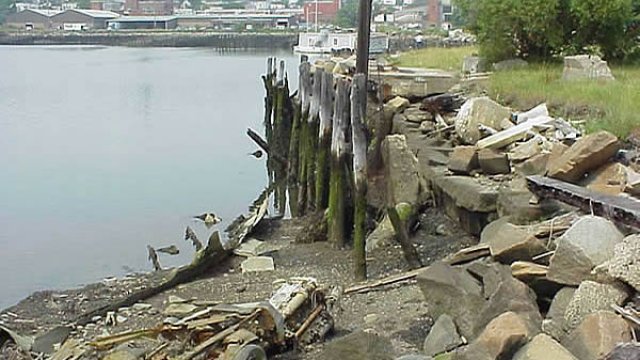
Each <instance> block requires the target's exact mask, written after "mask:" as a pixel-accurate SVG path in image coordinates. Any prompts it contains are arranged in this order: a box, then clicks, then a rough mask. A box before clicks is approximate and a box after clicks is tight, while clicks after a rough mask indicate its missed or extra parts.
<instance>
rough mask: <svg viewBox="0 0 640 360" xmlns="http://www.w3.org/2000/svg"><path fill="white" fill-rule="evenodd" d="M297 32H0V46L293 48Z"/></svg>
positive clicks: (296, 41)
mask: <svg viewBox="0 0 640 360" xmlns="http://www.w3.org/2000/svg"><path fill="white" fill-rule="evenodd" d="M297 43H298V34H296V33H220V32H195V31H194V32H184V31H162V32H159V31H150V32H146V31H100V32H86V33H85V32H33V33H31V32H14V33H12V32H4V33H2V32H0V45H107V46H130V47H213V48H218V49H289V50H291V49H293V46H294V45H296V44H297Z"/></svg>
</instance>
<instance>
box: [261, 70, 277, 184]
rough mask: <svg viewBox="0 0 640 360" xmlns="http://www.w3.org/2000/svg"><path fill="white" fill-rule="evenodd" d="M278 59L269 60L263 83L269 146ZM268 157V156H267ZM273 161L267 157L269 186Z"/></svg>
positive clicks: (265, 131)
mask: <svg viewBox="0 0 640 360" xmlns="http://www.w3.org/2000/svg"><path fill="white" fill-rule="evenodd" d="M275 61H276V59H275V58H273V57H270V58H268V59H267V73H266V74H265V75H263V76H262V82H263V83H264V89H265V96H264V121H263V124H264V135H265V137H266V142H267V144H270V143H271V137H272V133H273V125H272V123H271V119H272V114H273V105H274V104H273V102H274V83H275V77H276V64H275ZM267 155H268V154H267ZM271 163H272V160H271V158H270V156H267V175H268V177H269V184H271V183H272V182H273V170H272V169H273V167H272V166H271Z"/></svg>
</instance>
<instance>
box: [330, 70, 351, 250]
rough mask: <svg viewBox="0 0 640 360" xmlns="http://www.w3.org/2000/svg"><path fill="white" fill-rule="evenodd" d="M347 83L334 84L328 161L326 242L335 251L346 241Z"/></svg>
mask: <svg viewBox="0 0 640 360" xmlns="http://www.w3.org/2000/svg"><path fill="white" fill-rule="evenodd" d="M350 90H351V89H350V85H349V82H348V81H347V80H345V79H342V78H339V79H338V80H337V89H336V96H335V101H334V111H333V129H332V134H331V160H330V174H329V214H328V217H327V221H328V237H329V241H330V242H331V243H333V245H334V246H336V247H338V248H342V247H344V244H345V241H346V229H345V224H346V218H345V216H346V206H347V204H346V196H345V195H346V188H347V181H348V179H347V178H346V174H345V170H346V162H347V155H348V153H347V146H348V144H347V140H346V137H347V131H348V128H349V112H350V109H349V92H350Z"/></svg>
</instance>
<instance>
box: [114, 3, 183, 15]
mask: <svg viewBox="0 0 640 360" xmlns="http://www.w3.org/2000/svg"><path fill="white" fill-rule="evenodd" d="M124 13H125V14H127V15H173V0H125V4H124Z"/></svg>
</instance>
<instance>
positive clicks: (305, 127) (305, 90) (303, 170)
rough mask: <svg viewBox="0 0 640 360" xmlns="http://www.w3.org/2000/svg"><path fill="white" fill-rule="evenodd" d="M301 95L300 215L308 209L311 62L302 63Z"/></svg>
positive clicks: (299, 148)
mask: <svg viewBox="0 0 640 360" xmlns="http://www.w3.org/2000/svg"><path fill="white" fill-rule="evenodd" d="M299 89H300V91H299V96H300V104H301V112H300V123H299V134H300V137H299V143H298V159H299V160H298V185H299V186H298V205H297V211H298V215H299V216H302V215H304V213H305V211H306V209H307V183H308V182H307V155H306V152H307V143H308V137H309V121H308V120H309V110H310V108H311V90H312V85H311V64H309V63H308V62H306V61H305V62H303V63H302V64H300V82H299Z"/></svg>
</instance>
